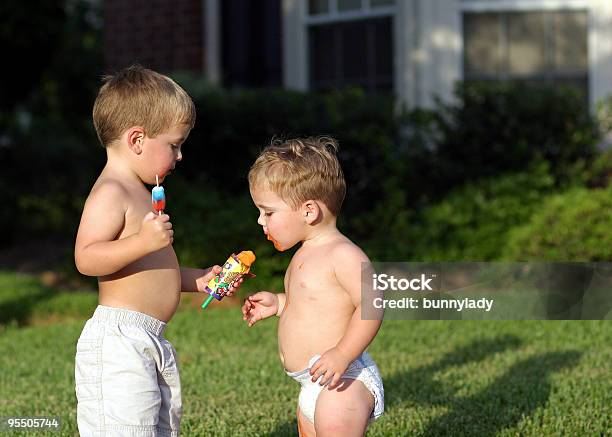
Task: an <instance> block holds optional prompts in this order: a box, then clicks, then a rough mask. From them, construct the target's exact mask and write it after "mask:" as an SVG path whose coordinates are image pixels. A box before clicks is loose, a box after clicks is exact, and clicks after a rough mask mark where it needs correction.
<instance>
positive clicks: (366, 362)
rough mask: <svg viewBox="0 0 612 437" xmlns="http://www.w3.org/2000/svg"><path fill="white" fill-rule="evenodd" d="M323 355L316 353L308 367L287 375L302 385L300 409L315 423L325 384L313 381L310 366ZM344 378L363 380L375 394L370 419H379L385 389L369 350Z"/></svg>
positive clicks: (373, 394)
mask: <svg viewBox="0 0 612 437" xmlns="http://www.w3.org/2000/svg"><path fill="white" fill-rule="evenodd" d="M320 357H321V355H315V356H314V357H312V358H311V359H310V361H309V362H308V367H307V368H306V369H304V370H300V371H299V372H286V373H287V375H289V376H290V377H292V378H293V379H295V380H296V381H297V382H299V383H300V384H301V385H302V390H301V391H300V398H299V406H300V411H301V412H302V414H303V415H304V417H306V418H307V419H308V420H310V421H311V422H312V423H314V414H315V407H316V405H317V398H318V397H319V393H321V390H323V388H324V387H323V386H321V385H319V383H318V382H312V376H311V375H310V368H311V367H312V365H313V364H314V363H315V362H316V361H317V360H318V359H319V358H320ZM342 378H344V379H356V380H357V381H361V382H363V385H365V386H366V388H367V389H368V390H369V391H370V393H372V396H374V410H372V415H371V416H370V421H372V420H376V419H378V418H379V417H380V416H381V414H382V413H383V411H384V410H385V390H384V388H383V382H382V378H381V377H380V372H379V371H378V367H376V363H375V362H374V360H373V359H372V357H370V355H369V354H368V353H367V352H364V353H362V354H361V355H360V356H359V357H358V358H357V359H356V360H355V361H353V362H352V363H351V364H350V365H349V367H348V369H346V372H344V374H343V375H342Z"/></svg>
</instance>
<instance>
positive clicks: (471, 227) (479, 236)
mask: <svg viewBox="0 0 612 437" xmlns="http://www.w3.org/2000/svg"><path fill="white" fill-rule="evenodd" d="M552 189H553V178H552V176H551V175H550V173H549V171H548V166H547V165H546V164H545V163H540V164H539V165H535V166H533V168H531V169H530V171H528V172H524V173H516V174H508V175H504V176H501V177H498V178H492V179H483V180H481V181H479V182H477V183H476V182H475V183H470V184H467V185H466V186H464V187H462V188H459V189H457V190H455V191H453V192H452V193H451V194H449V195H448V196H447V197H445V198H444V199H443V200H441V201H440V202H438V203H435V204H433V205H431V206H428V207H426V208H424V209H423V210H422V211H420V212H419V213H417V214H412V215H411V214H410V213H409V212H406V213H405V214H404V216H402V215H399V216H398V219H397V220H396V221H395V223H394V224H393V225H391V226H389V228H388V229H390V231H389V237H390V238H389V240H388V243H389V246H391V247H393V246H394V247H396V248H397V249H396V251H395V256H396V257H399V258H400V259H406V258H408V259H413V260H415V261H452V260H466V261H486V260H494V259H497V258H499V256H500V255H501V251H502V249H503V247H504V246H505V243H506V240H507V238H508V232H509V230H510V229H512V228H513V227H515V226H517V225H520V224H523V223H525V222H526V221H528V220H529V218H530V217H531V215H532V214H533V212H534V211H535V210H536V209H537V208H538V207H539V206H540V205H541V202H542V200H543V199H544V198H545V196H546V195H547V194H548V193H550V192H551V190H552ZM393 241H395V242H396V243H395V244H394V245H393ZM392 245H393V246H392ZM402 248H403V253H402Z"/></svg>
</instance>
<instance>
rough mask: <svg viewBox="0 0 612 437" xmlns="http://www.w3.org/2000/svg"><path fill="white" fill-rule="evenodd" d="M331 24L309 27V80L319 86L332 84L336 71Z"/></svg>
mask: <svg viewBox="0 0 612 437" xmlns="http://www.w3.org/2000/svg"><path fill="white" fill-rule="evenodd" d="M334 34H335V32H334V27H333V26H331V25H324V26H312V27H311V28H310V59H311V61H310V78H311V79H310V80H311V81H312V82H313V83H318V84H320V87H321V88H327V87H330V86H332V85H333V82H334V80H335V78H336V76H337V73H336V70H337V68H336V59H335V52H336V47H335V46H336V44H335V41H336V38H334Z"/></svg>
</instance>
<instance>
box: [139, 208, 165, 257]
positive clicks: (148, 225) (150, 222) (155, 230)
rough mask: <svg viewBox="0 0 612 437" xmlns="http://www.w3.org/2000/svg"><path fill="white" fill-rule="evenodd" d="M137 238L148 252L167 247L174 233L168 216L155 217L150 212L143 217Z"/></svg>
mask: <svg viewBox="0 0 612 437" xmlns="http://www.w3.org/2000/svg"><path fill="white" fill-rule="evenodd" d="M138 236H139V237H140V239H141V240H142V242H143V244H144V245H145V246H146V247H148V248H149V252H155V251H158V250H160V249H163V248H164V247H166V246H169V245H171V244H172V242H173V241H174V231H173V230H172V223H170V216H169V215H168V214H162V215H156V214H155V213H154V212H150V213H148V214H147V215H145V216H144V219H143V220H142V224H141V225H140V231H139V232H138Z"/></svg>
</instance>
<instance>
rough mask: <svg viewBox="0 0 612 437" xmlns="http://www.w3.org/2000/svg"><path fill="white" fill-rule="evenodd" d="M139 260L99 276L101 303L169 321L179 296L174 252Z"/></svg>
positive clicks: (178, 273)
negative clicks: (114, 271)
mask: <svg viewBox="0 0 612 437" xmlns="http://www.w3.org/2000/svg"><path fill="white" fill-rule="evenodd" d="M163 255H165V256H159V257H156V258H150V259H142V260H140V261H138V262H136V263H133V264H132V265H130V266H127V267H126V268H124V269H123V270H120V271H119V272H117V273H115V274H113V275H110V276H106V277H103V278H99V279H98V283H99V289H100V297H99V302H100V305H106V306H111V307H120V308H126V309H130V310H133V311H139V312H141V313H144V314H148V315H150V316H151V317H155V318H156V319H158V320H161V321H162V322H167V321H169V320H170V319H171V318H172V316H173V315H174V313H175V312H176V308H177V307H178V304H179V301H180V297H181V295H180V294H181V273H180V269H179V266H178V261H177V260H176V256H174V252H172V255H173V256H171V257H168V255H169V254H167V253H166V254H163Z"/></svg>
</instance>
